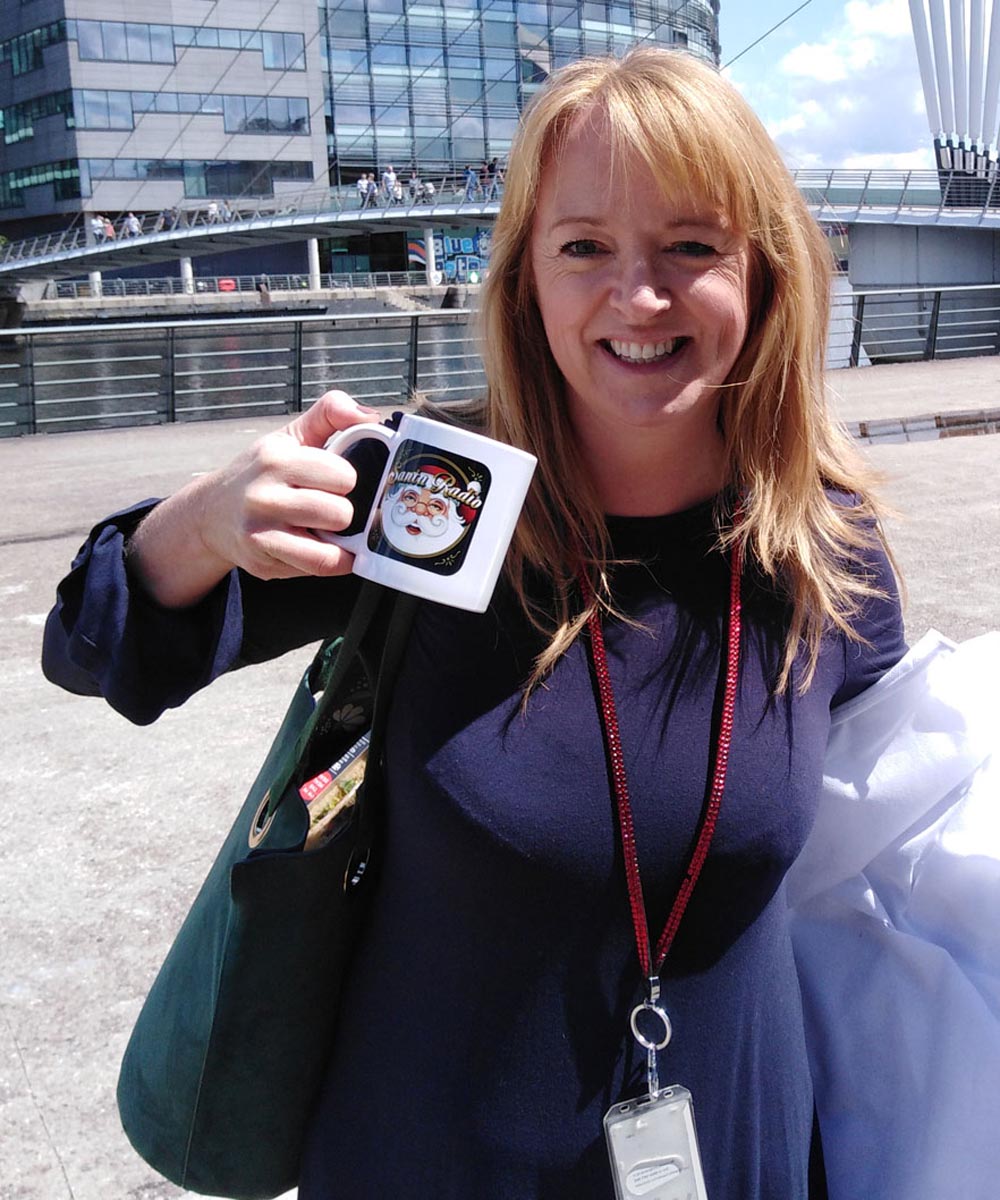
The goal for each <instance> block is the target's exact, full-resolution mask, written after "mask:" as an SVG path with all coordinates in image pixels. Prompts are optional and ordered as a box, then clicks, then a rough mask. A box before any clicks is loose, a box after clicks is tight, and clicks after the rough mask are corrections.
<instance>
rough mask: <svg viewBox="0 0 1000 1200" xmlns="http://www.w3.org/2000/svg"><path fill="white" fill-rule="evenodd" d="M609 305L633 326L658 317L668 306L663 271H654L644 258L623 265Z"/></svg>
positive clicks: (669, 302) (669, 304)
mask: <svg viewBox="0 0 1000 1200" xmlns="http://www.w3.org/2000/svg"><path fill="white" fill-rule="evenodd" d="M611 303H612V306H613V307H614V308H615V309H616V310H617V311H618V312H619V313H621V315H622V316H623V317H625V318H627V319H628V320H629V321H631V322H633V323H636V324H641V323H642V322H644V321H651V320H654V319H655V318H656V317H659V316H661V315H662V314H663V313H665V312H667V311H668V310H669V308H670V306H671V296H670V290H669V288H668V287H667V284H666V280H665V279H664V277H663V272H662V271H661V272H657V271H656V270H655V269H654V265H653V263H652V262H651V261H650V260H649V259H648V258H647V257H645V256H642V257H639V258H635V259H633V260H632V261H631V262H629V263H627V264H625V265H623V267H622V271H621V275H620V276H619V279H618V281H617V283H616V286H615V288H614V291H613V294H612V298H611Z"/></svg>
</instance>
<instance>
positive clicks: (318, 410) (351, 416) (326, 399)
mask: <svg viewBox="0 0 1000 1200" xmlns="http://www.w3.org/2000/svg"><path fill="white" fill-rule="evenodd" d="M378 416H379V413H378V411H377V410H376V409H374V408H365V407H364V406H362V405H360V404H358V402H357V401H356V400H355V399H354V398H353V397H352V396H349V395H348V394H347V392H338V391H332V392H324V394H323V395H322V396H320V398H319V399H318V400H317V401H316V403H315V404H313V405H312V407H311V408H307V409H306V411H305V412H304V413H302V415H301V416H299V417H296V418H295V420H294V421H292V422H291V424H290V425H288V426H286V429H285V432H287V433H288V434H290V435H291V436H292V437H294V438H295V440H296V441H297V442H299V444H300V445H303V446H322V445H323V443H324V442H325V441H326V440H327V438H329V437H331V436H332V435H333V434H335V433H338V432H339V431H340V430H341V429H347V428H349V427H350V426H351V425H360V424H362V423H363V422H365V421H368V422H371V421H372V420H373V419H375V420H377V419H378Z"/></svg>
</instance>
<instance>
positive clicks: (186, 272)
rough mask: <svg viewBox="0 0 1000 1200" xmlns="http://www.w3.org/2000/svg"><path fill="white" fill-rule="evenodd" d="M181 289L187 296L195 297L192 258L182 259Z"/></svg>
mask: <svg viewBox="0 0 1000 1200" xmlns="http://www.w3.org/2000/svg"><path fill="white" fill-rule="evenodd" d="M181 287H182V288H183V291H184V295H185V296H193V295H194V267H192V265H191V259H190V258H182V259H181Z"/></svg>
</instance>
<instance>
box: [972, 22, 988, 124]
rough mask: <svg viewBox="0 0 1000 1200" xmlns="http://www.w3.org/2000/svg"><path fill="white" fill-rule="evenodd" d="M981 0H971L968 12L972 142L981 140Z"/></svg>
mask: <svg viewBox="0 0 1000 1200" xmlns="http://www.w3.org/2000/svg"><path fill="white" fill-rule="evenodd" d="M984 33H985V12H984V10H983V0H972V9H971V12H970V14H969V134H970V136H971V137H972V141H973V144H974V145H976V146H981V145H982V141H983V48H984V47H983V35H984Z"/></svg>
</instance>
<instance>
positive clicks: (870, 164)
mask: <svg viewBox="0 0 1000 1200" xmlns="http://www.w3.org/2000/svg"><path fill="white" fill-rule="evenodd" d="M840 165H841V166H842V167H850V168H853V169H854V170H858V171H879V170H886V171H932V170H933V169H934V155H933V153H932V152H931V151H930V150H902V151H900V152H899V153H896V154H851V155H848V156H847V158H846V159H845V160H844V161H843V162H842V163H841V164H840Z"/></svg>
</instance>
